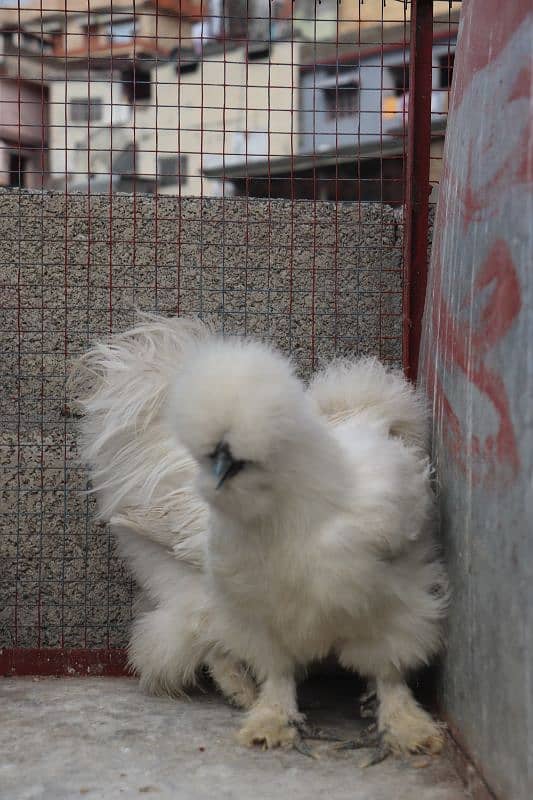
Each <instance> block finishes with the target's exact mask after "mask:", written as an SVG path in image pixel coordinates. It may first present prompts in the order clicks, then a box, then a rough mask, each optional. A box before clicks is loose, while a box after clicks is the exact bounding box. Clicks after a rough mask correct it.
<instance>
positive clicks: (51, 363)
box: [0, 0, 459, 671]
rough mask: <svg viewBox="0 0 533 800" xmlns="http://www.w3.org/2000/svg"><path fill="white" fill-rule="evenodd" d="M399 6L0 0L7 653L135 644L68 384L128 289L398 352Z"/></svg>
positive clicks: (447, 52) (442, 98)
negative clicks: (74, 365)
mask: <svg viewBox="0 0 533 800" xmlns="http://www.w3.org/2000/svg"><path fill="white" fill-rule="evenodd" d="M458 6H459V4H458V3H448V2H437V3H434V12H435V20H434V24H433V30H431V29H429V31H428V35H429V36H430V37H432V41H433V45H432V47H433V51H432V52H433V56H432V65H431V71H432V87H433V88H432V96H431V106H432V109H431V112H432V123H431V125H432V130H431V155H430V157H431V165H430V166H431V170H430V180H431V182H432V185H434V186H437V185H438V180H439V175H440V163H441V154H442V141H443V136H444V128H445V122H446V114H447V97H448V91H449V86H450V82H451V73H452V67H453V53H454V46H455V38H456V29H457V19H458ZM410 13H411V4H410V3H406V2H403V0H401V2H398V1H397V0H388V2H382V0H379V2H374V1H373V0H365V2H362V0H352V2H348V1H347V0H346V2H345V0H343V3H342V4H340V5H338V4H337V3H336V2H333V0H332V1H331V2H329V1H328V0H324V2H322V3H315V2H314V0H311V1H308V0H295V2H294V3H293V2H285V0H279V1H278V0H272V2H267V0H182V2H177V0H176V2H173V1H172V0H166V2H148V0H120V2H113V3H110V2H109V0H107V2H105V0H103V1H102V2H98V1H97V0H94V1H93V0H90V2H89V1H88V0H80V2H58V0H40V2H37V0H28V2H25V3H20V4H18V3H10V2H9V0H4V2H2V3H1V4H0V187H4V188H0V241H2V248H1V250H0V270H1V272H2V284H3V289H2V325H1V328H2V339H3V345H2V352H3V355H2V367H3V378H2V389H3V391H2V411H1V417H2V434H1V436H2V441H1V448H2V463H3V465H4V481H3V485H2V489H1V501H2V507H1V520H0V524H1V526H2V528H1V536H0V549H1V562H0V563H1V574H0V648H2V647H3V648H5V650H4V652H5V653H9V654H10V655H9V658H10V659H11V660H10V661H9V662H7V661H5V659H4V662H3V663H4V665H5V664H7V667H6V668H7V669H8V670H13V671H17V670H18V671H20V670H24V669H46V666H43V663H44V660H45V657H44V656H43V655H42V652H43V650H44V649H50V650H54V651H64V650H77V651H80V652H81V651H83V652H85V653H87V652H88V651H91V650H94V651H98V652H100V653H101V652H107V653H110V652H112V651H114V650H115V649H119V650H120V649H121V648H123V647H124V645H125V643H126V640H127V629H128V624H129V620H130V616H131V609H132V598H133V587H132V585H131V582H130V579H129V577H128V575H127V572H126V571H125V569H124V567H123V565H122V564H121V562H120V561H119V560H118V558H117V556H116V554H115V551H114V544H113V539H112V536H111V533H110V531H109V530H108V529H105V528H98V527H97V526H96V524H95V522H94V520H93V517H92V501H91V500H90V499H89V498H88V497H87V496H86V494H85V493H84V489H85V486H86V476H85V473H84V470H83V468H82V466H80V465H78V464H77V462H76V446H75V419H73V417H72V413H71V408H70V406H69V398H68V397H67V396H66V393H65V377H66V374H67V371H68V365H69V362H70V360H71V359H72V358H73V357H75V356H76V355H77V354H78V353H80V352H82V351H83V350H84V349H85V348H86V347H87V345H88V343H89V342H91V341H93V340H94V339H95V338H97V337H101V336H105V335H107V334H108V333H110V332H113V331H118V330H121V329H124V328H125V327H127V326H128V325H129V324H130V323H131V322H132V321H133V318H134V308H135V307H137V308H143V309H157V310H159V311H160V312H163V313H180V314H184V313H189V312H195V313H200V314H201V315H204V316H209V317H210V318H212V319H214V320H215V322H216V324H217V325H218V327H219V328H220V329H221V330H223V331H227V332H232V333H248V334H254V335H259V336H264V337H268V338H270V339H273V340H274V341H276V342H277V344H278V345H279V346H280V347H281V348H282V349H284V350H285V351H287V352H290V353H291V354H292V355H293V356H294V358H295V360H296V362H297V364H298V366H299V368H300V371H301V373H302V374H303V375H304V376H307V375H309V374H310V372H311V371H312V370H313V368H314V367H315V366H316V365H317V363H318V362H319V361H320V360H322V359H327V358H330V357H331V356H333V355H335V354H340V353H371V354H376V355H378V356H380V357H381V358H383V359H384V360H386V361H388V362H390V363H396V364H401V363H402V356H403V353H402V325H403V318H402V313H403V309H402V275H403V262H402V247H403V240H404V220H405V219H406V216H405V186H406V177H407V176H406V140H407V130H408V103H409V67H410V59H411V55H412V53H411V52H410V47H409V24H410V23H409V20H410ZM428 152H429V151H428ZM21 649H22V650H25V651H27V653H28V654H33V655H29V656H28V659H26V661H24V660H23V659H22V660H21V656H20V652H21ZM37 651H38V652H37ZM17 653H18V655H17ZM14 654H15V655H14ZM46 658H48V659H49V660H50V659H51V661H50V663H51V664H52V667H51V669H56V668H57V669H58V670H59V671H61V669H62V668H63V667H64V664H63V662H61V664H60V666H57V664H58V663H59V662H55V661H54V660H53V657H52V656H51V655H50V653H49V654H48V655H47V656H46ZM80 658H81V656H80ZM17 659H18V660H17ZM89 662H90V659H89V660H87V659H86V660H85V662H83V659H82V660H81V661H79V663H80V664H82V663H86V664H88V663H89ZM77 663H78V662H77ZM23 664H25V665H26V666H21V665H23ZM28 664H29V665H30V666H29V667H28V666H27V665H28ZM54 664H55V665H56V666H54ZM61 665H63V667H62V666H61Z"/></svg>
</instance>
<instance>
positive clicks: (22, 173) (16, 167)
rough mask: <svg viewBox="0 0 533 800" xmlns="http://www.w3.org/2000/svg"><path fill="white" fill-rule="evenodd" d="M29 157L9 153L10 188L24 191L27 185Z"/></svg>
mask: <svg viewBox="0 0 533 800" xmlns="http://www.w3.org/2000/svg"><path fill="white" fill-rule="evenodd" d="M27 174H28V157H27V156H23V155H22V154H21V153H9V186H13V187H14V188H16V189H22V188H23V187H24V186H26V185H27Z"/></svg>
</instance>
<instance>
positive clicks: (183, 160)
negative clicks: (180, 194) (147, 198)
mask: <svg viewBox="0 0 533 800" xmlns="http://www.w3.org/2000/svg"><path fill="white" fill-rule="evenodd" d="M188 168H189V159H188V157H187V156H184V155H180V156H160V157H159V158H158V159H157V182H158V184H159V186H175V185H177V186H179V187H180V188H181V187H183V186H185V185H186V184H187V178H188V177H189V175H188Z"/></svg>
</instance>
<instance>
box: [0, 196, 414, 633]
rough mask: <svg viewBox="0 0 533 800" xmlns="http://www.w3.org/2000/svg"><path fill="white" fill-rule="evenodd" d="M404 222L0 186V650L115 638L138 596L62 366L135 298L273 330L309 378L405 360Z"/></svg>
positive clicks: (300, 208)
mask: <svg viewBox="0 0 533 800" xmlns="http://www.w3.org/2000/svg"><path fill="white" fill-rule="evenodd" d="M401 233H402V231H401V226H400V225H399V224H398V217H397V214H396V212H394V211H393V210H392V209H390V208H387V207H384V206H380V205H378V204H367V205H364V204H362V205H358V204H346V205H342V204H340V205H335V204H334V203H317V204H314V203H312V202H298V203H295V204H291V203H289V202H285V201H273V202H271V203H269V202H268V201H262V200H253V201H249V202H247V201H246V199H242V200H241V199H232V200H226V201H223V200H208V201H206V200H204V201H202V200H199V199H198V200H197V199H187V200H183V201H182V202H181V204H180V203H179V201H178V199H176V198H172V197H165V198H162V197H159V198H157V199H156V198H155V197H153V196H137V197H135V198H134V197H132V196H129V195H117V196H113V197H112V198H109V197H107V196H91V197H90V198H89V197H87V196H83V195H70V196H68V197H65V195H63V194H59V193H45V194H40V193H25V192H22V193H20V192H18V191H11V192H9V191H6V192H0V242H1V247H0V272H1V279H2V284H3V286H4V288H3V289H2V302H1V314H2V320H1V324H0V329H1V331H2V334H1V335H2V363H1V368H2V378H1V381H2V407H1V410H0V419H1V426H2V430H1V434H0V435H1V450H2V464H3V466H4V468H5V472H4V475H5V477H4V483H3V485H2V487H1V491H0V502H1V508H0V525H1V533H0V564H1V573H0V646H13V645H18V646H22V647H37V646H42V647H59V646H64V647H85V646H87V647H92V648H97V647H107V646H113V647H117V646H118V647H119V646H122V645H124V643H125V641H126V636H127V626H128V621H129V618H130V613H131V599H132V592H131V586H130V582H129V579H128V576H127V573H126V571H125V570H124V568H123V566H122V565H121V564H120V563H119V561H118V559H117V557H116V555H115V552H114V545H113V541H112V538H111V537H110V535H109V531H107V530H106V529H102V528H98V527H96V526H95V524H94V521H93V518H92V504H91V502H90V501H89V500H88V499H87V498H86V497H85V496H84V495H83V493H82V491H83V489H84V487H85V474H84V471H83V469H81V468H80V467H79V466H78V465H77V464H76V447H75V420H72V419H71V418H69V416H68V415H67V416H65V405H66V404H68V399H67V398H66V397H65V394H64V381H65V375H66V371H67V369H68V363H69V361H70V359H71V358H72V357H74V356H75V355H76V354H77V353H79V352H82V351H83V350H84V349H85V348H86V347H87V345H88V343H89V342H90V341H92V340H94V339H95V338H98V337H102V336H105V335H107V334H108V333H109V331H110V330H113V331H118V330H122V329H124V328H125V327H127V326H128V325H130V324H131V323H132V322H133V319H134V314H133V306H137V307H139V308H142V309H156V308H157V309H159V310H160V311H161V312H165V313H167V312H175V311H179V312H180V313H183V314H186V313H190V312H197V313H201V314H203V315H204V316H207V317H210V318H212V319H213V320H214V321H215V323H216V324H217V326H218V327H219V329H221V330H224V331H226V332H232V333H233V332H236V333H244V332H247V333H249V334H255V335H259V336H264V337H268V338H270V339H272V340H274V341H275V342H277V344H278V345H279V346H280V347H282V348H283V349H284V350H285V351H287V352H291V353H292V354H293V356H294V358H295V359H296V362H297V364H298V366H299V368H300V371H301V373H302V374H303V375H308V374H309V372H310V371H311V368H312V363H313V361H317V360H320V359H325V358H328V357H330V356H331V355H333V354H334V353H375V354H377V355H380V356H381V357H382V358H384V359H386V360H388V361H391V362H394V363H399V362H400V360H401Z"/></svg>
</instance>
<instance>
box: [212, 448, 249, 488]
mask: <svg viewBox="0 0 533 800" xmlns="http://www.w3.org/2000/svg"><path fill="white" fill-rule="evenodd" d="M211 463H212V470H213V475H214V476H215V478H216V479H217V485H216V488H217V489H220V487H221V486H222V484H223V483H224V481H225V480H227V479H229V478H232V477H233V476H234V475H237V473H238V472H240V471H241V469H242V468H243V467H244V463H245V462H244V461H238V460H236V459H235V458H233V456H232V454H231V450H230V449H229V447H228V445H227V444H223V443H222V442H220V443H219V444H218V445H217V446H216V448H215V451H214V452H213V453H212V455H211Z"/></svg>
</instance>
